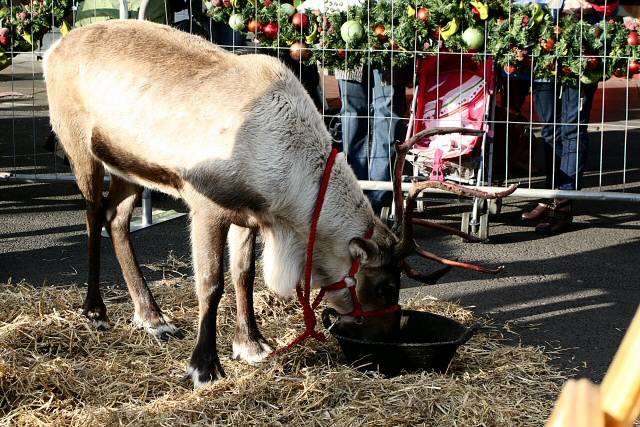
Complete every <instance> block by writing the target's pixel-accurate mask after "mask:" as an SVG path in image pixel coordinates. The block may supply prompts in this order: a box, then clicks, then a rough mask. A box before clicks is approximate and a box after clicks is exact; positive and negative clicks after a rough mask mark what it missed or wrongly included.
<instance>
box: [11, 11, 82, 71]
mask: <svg viewBox="0 0 640 427" xmlns="http://www.w3.org/2000/svg"><path fill="white" fill-rule="evenodd" d="M70 12H71V1H70V0H23V1H21V2H17V1H16V2H12V3H10V0H0V70H1V69H3V68H5V67H7V66H9V64H11V56H12V55H13V54H15V53H16V52H25V51H31V50H32V49H38V48H39V43H40V40H41V39H42V37H43V36H44V35H45V34H46V33H47V32H48V31H50V30H51V27H52V26H53V25H55V26H58V27H61V29H62V31H63V32H66V31H68V30H69V25H68V24H67V23H66V22H65V21H64V18H65V16H67V15H68V14H69V13H70Z"/></svg>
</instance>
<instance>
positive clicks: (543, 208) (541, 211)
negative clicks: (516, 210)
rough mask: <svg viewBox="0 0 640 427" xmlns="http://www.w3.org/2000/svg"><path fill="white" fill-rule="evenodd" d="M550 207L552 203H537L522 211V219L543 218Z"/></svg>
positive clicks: (533, 219)
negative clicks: (533, 206)
mask: <svg viewBox="0 0 640 427" xmlns="http://www.w3.org/2000/svg"><path fill="white" fill-rule="evenodd" d="M552 209H553V204H552V203H538V205H537V206H536V207H535V208H533V209H532V210H530V211H529V212H522V219H523V220H525V221H536V220H538V219H541V218H544V217H545V216H546V215H547V213H548V212H549V211H551V210H552Z"/></svg>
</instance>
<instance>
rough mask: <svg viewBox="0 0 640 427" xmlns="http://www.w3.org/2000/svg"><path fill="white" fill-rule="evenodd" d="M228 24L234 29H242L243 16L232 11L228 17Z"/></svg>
mask: <svg viewBox="0 0 640 427" xmlns="http://www.w3.org/2000/svg"><path fill="white" fill-rule="evenodd" d="M229 26H230V27H231V28H233V29H234V30H236V31H242V30H244V27H245V26H244V18H243V17H242V15H240V14H239V13H234V14H232V15H231V16H230V17H229Z"/></svg>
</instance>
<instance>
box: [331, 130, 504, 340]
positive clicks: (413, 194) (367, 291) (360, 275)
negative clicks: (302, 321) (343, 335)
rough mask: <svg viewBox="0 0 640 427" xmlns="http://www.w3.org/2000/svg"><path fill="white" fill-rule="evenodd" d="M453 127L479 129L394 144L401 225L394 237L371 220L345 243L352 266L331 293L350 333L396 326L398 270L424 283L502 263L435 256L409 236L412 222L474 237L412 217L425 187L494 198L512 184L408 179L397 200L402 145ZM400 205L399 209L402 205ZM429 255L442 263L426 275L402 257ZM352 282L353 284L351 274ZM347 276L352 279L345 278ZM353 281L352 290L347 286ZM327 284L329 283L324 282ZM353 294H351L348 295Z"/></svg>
mask: <svg viewBox="0 0 640 427" xmlns="http://www.w3.org/2000/svg"><path fill="white" fill-rule="evenodd" d="M453 131H457V132H459V133H464V134H478V133H482V131H477V130H473V129H458V128H444V129H428V130H427V131H423V132H421V133H420V134H417V135H416V136H414V138H412V139H410V140H409V141H407V142H406V143H404V144H402V145H398V146H396V149H397V157H396V165H395V170H396V173H395V177H394V194H395V201H396V221H398V224H401V226H400V227H399V228H400V230H401V233H400V237H397V236H395V235H394V234H393V233H392V232H391V231H390V230H389V229H388V228H387V227H386V226H385V225H383V224H382V222H380V221H379V220H377V219H376V221H375V227H374V229H373V230H372V231H373V233H372V236H370V237H373V238H371V239H369V238H354V239H352V240H351V241H350V242H349V253H350V255H351V257H352V259H353V260H354V266H356V265H357V267H358V268H357V269H355V271H354V268H353V267H352V271H351V272H350V275H349V276H348V277H347V279H345V280H343V281H342V282H341V284H340V285H339V286H338V287H335V286H334V289H343V290H342V291H341V292H340V293H338V292H333V294H334V295H333V296H332V298H331V303H332V305H333V306H334V308H335V309H336V310H337V311H338V312H339V313H343V316H342V317H341V323H342V325H341V328H342V327H344V328H346V329H348V330H349V331H350V334H352V336H354V337H358V338H361V339H366V340H388V339H389V338H390V337H392V336H393V335H394V334H395V333H396V332H397V331H398V329H399V326H400V310H399V309H398V308H399V306H398V300H399V297H400V275H401V273H402V271H404V272H405V273H406V275H407V276H408V277H411V278H413V279H417V280H420V281H422V282H424V283H425V284H427V285H431V284H434V283H436V281H437V280H438V279H439V278H441V277H442V276H443V275H444V274H446V273H447V272H448V271H449V270H450V269H451V267H460V268H465V269H469V270H474V271H480V272H483V273H497V272H498V271H500V270H501V269H502V267H499V268H495V269H490V268H486V267H482V266H478V265H474V264H468V263H464V262H458V261H452V260H448V259H445V258H441V257H439V256H437V255H435V254H432V253H430V252H427V251H425V250H424V249H422V248H420V247H418V246H417V244H416V242H415V240H414V237H413V225H414V224H420V225H423V226H427V227H431V228H437V229H439V230H441V231H445V232H448V233H450V234H456V235H459V236H461V237H464V238H466V239H467V240H474V239H475V240H477V239H476V238H475V237H473V236H470V235H468V234H466V233H463V232H460V231H458V230H455V229H451V228H448V227H444V226H441V225H437V224H434V223H431V222H429V221H425V220H421V219H414V218H413V211H414V208H415V204H416V199H417V197H418V195H419V194H420V193H421V192H422V191H424V190H425V189H427V188H439V189H443V190H447V191H450V192H453V193H456V194H459V195H463V196H469V197H480V198H485V199H489V198H491V199H495V198H501V197H505V196H507V195H509V194H511V193H513V192H514V191H515V189H516V186H515V185H514V186H511V187H509V188H508V189H506V190H504V191H501V192H495V193H489V192H484V191H480V190H477V189H473V188H468V187H462V186H459V185H455V184H450V183H445V182H439V181H425V182H419V183H414V184H413V185H412V187H411V189H410V191H409V194H408V196H407V200H406V204H405V203H404V201H403V199H402V190H401V188H400V186H401V172H402V166H403V163H404V158H405V155H406V153H407V152H408V150H409V149H410V148H411V147H412V146H413V145H414V144H415V143H416V142H417V141H418V140H419V139H420V138H424V137H426V136H431V135H433V134H436V133H447V132H449V133H451V132H453ZM403 206H405V208H404V209H403ZM413 253H415V254H417V255H419V256H421V257H424V258H427V259H432V260H435V261H438V262H439V263H441V264H444V265H445V267H444V268H441V269H439V270H436V271H434V272H432V273H430V274H424V273H420V272H417V271H416V270H414V269H412V268H411V267H410V266H409V264H408V263H407V262H406V260H405V259H406V257H407V256H409V255H411V254H413ZM351 276H353V279H355V283H353V279H352V278H351ZM349 280H351V281H352V282H349ZM351 286H353V289H355V291H353V290H352V289H350V288H351ZM330 288H331V287H330ZM354 293H355V295H354Z"/></svg>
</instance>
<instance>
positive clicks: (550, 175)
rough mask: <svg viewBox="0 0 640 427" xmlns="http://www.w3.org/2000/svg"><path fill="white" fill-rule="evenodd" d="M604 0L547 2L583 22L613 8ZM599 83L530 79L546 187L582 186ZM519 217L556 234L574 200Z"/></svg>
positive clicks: (549, 204) (569, 218)
mask: <svg viewBox="0 0 640 427" xmlns="http://www.w3.org/2000/svg"><path fill="white" fill-rule="evenodd" d="M604 2H605V1H604V0H594V1H593V2H592V3H593V4H592V3H591V2H588V1H586V0H566V1H564V4H560V5H558V4H557V3H562V2H560V1H555V0H550V1H549V2H548V3H550V4H549V5H550V7H552V9H555V10H556V12H557V10H558V9H561V10H562V13H573V14H575V15H576V16H580V17H582V18H583V19H585V20H588V21H591V22H599V21H601V20H602V19H603V17H604V16H609V15H612V14H613V13H615V10H616V9H617V2H613V1H608V2H607V6H608V7H607V8H604V7H602V8H601V7H599V5H598V3H603V4H604ZM520 3H528V2H526V1H524V2H520ZM552 3H553V4H552ZM614 3H615V4H614ZM558 6H559V7H558ZM611 6H613V7H611ZM556 16H557V13H556ZM597 86H598V85H597V83H596V84H577V85H576V86H571V85H567V84H560V83H558V82H556V81H534V82H533V97H534V102H535V108H536V112H537V113H538V116H539V118H540V120H541V122H542V123H543V126H542V139H543V141H544V149H545V169H546V188H556V189H558V190H570V191H573V190H580V189H581V188H582V177H583V174H584V169H585V165H586V160H587V149H588V143H589V135H588V132H587V125H588V124H589V116H590V114H591V107H592V105H593V98H594V95H595V91H596V88H597ZM522 218H523V219H524V220H527V221H539V223H538V225H537V226H536V228H535V230H536V232H538V233H541V234H555V233H560V232H563V231H565V230H567V229H568V228H569V226H570V225H571V223H572V221H573V209H572V203H571V200H568V199H559V198H556V199H553V200H547V201H544V202H541V203H538V205H537V206H536V207H535V208H533V209H532V210H531V211H528V212H524V213H523V214H522Z"/></svg>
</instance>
